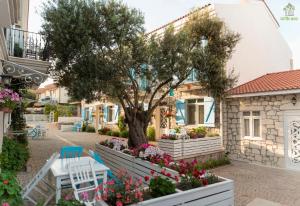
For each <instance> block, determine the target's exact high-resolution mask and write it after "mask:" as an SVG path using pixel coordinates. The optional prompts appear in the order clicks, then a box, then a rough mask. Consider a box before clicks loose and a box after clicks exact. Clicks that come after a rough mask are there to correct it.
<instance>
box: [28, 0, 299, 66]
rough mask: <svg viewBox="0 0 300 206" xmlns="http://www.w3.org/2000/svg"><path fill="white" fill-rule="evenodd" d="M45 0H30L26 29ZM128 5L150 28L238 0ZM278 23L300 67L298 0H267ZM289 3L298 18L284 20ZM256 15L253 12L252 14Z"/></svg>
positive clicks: (130, 0)
mask: <svg viewBox="0 0 300 206" xmlns="http://www.w3.org/2000/svg"><path fill="white" fill-rule="evenodd" d="M43 1H45V0H30V8H29V9H30V10H29V14H30V15H29V31H33V32H38V31H39V30H40V29H41V25H42V18H41V17H40V12H41V5H42V3H43ZM123 2H125V3H126V4H127V5H128V6H129V7H134V8H137V9H140V10H141V11H142V12H143V14H144V16H145V28H146V30H147V31H151V30H153V29H155V28H157V27H160V26H161V25H163V24H166V23H168V22H170V21H172V20H174V19H176V18H178V17H180V16H183V15H185V14H186V13H188V12H189V11H190V10H191V9H193V8H195V7H200V6H203V5H206V4H208V3H211V4H214V3H222V4H223V3H224V4H230V3H239V2H240V0H210V1H209V0H123ZM266 3H267V4H268V6H269V7H270V9H271V11H272V12H273V14H274V16H275V17H276V19H277V21H278V22H279V25H280V28H279V30H280V32H281V34H282V35H283V37H284V38H285V40H286V41H287V43H288V44H289V46H290V48H291V50H292V52H293V59H294V68H299V69H300V35H299V34H300V1H299V0H266ZM288 3H291V4H293V5H294V6H295V16H296V17H298V20H297V21H286V20H281V19H280V18H281V17H283V16H284V11H283V8H284V7H285V6H286V5H287V4H288ZM253 15H255V14H253Z"/></svg>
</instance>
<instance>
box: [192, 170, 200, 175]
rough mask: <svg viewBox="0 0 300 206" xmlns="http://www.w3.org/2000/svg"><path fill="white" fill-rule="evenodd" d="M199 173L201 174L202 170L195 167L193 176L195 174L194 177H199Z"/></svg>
mask: <svg viewBox="0 0 300 206" xmlns="http://www.w3.org/2000/svg"><path fill="white" fill-rule="evenodd" d="M199 175H200V172H199V171H198V170H197V169H196V168H195V169H194V170H193V176H194V177H199Z"/></svg>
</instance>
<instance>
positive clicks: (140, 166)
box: [96, 140, 234, 206]
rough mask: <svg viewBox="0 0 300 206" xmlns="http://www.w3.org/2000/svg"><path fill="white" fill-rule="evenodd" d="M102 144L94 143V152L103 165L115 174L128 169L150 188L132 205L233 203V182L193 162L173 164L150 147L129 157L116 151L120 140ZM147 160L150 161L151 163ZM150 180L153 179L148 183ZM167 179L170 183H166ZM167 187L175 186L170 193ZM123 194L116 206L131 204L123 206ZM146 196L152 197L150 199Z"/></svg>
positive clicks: (226, 205) (143, 147) (145, 147)
mask: <svg viewBox="0 0 300 206" xmlns="http://www.w3.org/2000/svg"><path fill="white" fill-rule="evenodd" d="M101 144H102V145H101ZM101 144H96V151H97V152H98V153H100V155H101V157H102V158H103V160H104V162H105V164H106V165H107V166H108V167H109V168H110V169H111V170H112V171H113V172H114V174H118V173H119V172H122V171H123V170H127V172H128V174H129V175H131V176H132V177H134V179H136V180H137V181H139V182H140V183H142V182H143V184H144V185H149V187H148V186H147V187H146V188H145V189H144V190H139V191H140V192H138V194H139V198H140V200H139V201H138V203H137V204H135V205H152V206H156V205H157V206H158V205H159V206H161V205H164V206H173V205H174V206H175V205H179V204H188V205H195V206H196V205H215V206H216V205H224V206H229V205H233V204H234V198H233V195H234V193H233V181H232V180H229V179H225V178H222V177H217V176H215V175H213V174H211V173H209V172H207V171H206V170H205V169H201V168H199V164H198V162H197V161H196V160H195V161H193V162H192V163H188V162H185V161H180V162H179V163H174V162H171V161H168V158H164V156H163V154H160V153H161V151H159V150H158V149H157V148H155V147H154V146H151V145H150V146H149V145H146V146H142V147H141V148H140V149H136V150H133V151H131V153H130V154H132V155H130V154H125V153H124V152H127V153H129V152H128V151H127V150H126V149H124V150H123V151H117V150H118V149H119V148H123V147H126V146H124V145H122V143H120V141H116V140H114V141H113V143H112V142H107V143H104V144H103V143H101ZM120 145H122V146H120ZM159 157H160V158H159ZM147 160H149V161H152V163H151V162H149V161H147ZM153 162H155V163H159V164H155V163H153ZM171 163H172V164H171ZM164 166H167V167H169V168H172V169H169V168H166V167H164ZM150 177H152V178H151V180H150ZM125 179H128V178H125ZM168 179H169V180H172V181H169V182H168V181H167V180H168ZM133 185H134V184H133ZM167 185H168V186H167ZM170 186H172V187H174V188H173V189H172V190H173V191H172V190H170ZM136 187H137V186H136ZM172 187H171V188H172ZM117 188H119V187H117ZM125 188H126V187H125ZM175 188H176V189H175ZM112 191H115V189H114V188H112ZM134 191H136V189H134V190H133V192H134ZM108 192H109V190H108ZM141 192H142V193H141ZM135 193H136V192H135ZM104 194H105V191H104ZM122 194H123V193H122ZM122 194H121V193H120V194H119V195H118V196H119V198H118V197H116V199H115V201H117V202H119V203H120V204H119V205H131V204H132V202H130V201H129V202H127V203H126V201H125V202H124V200H121V199H122V198H124V194H128V193H124V194H123V195H122ZM147 194H151V195H150V197H149V196H147ZM108 196H109V195H108ZM123 203H125V204H123ZM105 204H106V203H104V204H103V205H105ZM117 205H118V204H117Z"/></svg>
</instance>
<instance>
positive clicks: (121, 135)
mask: <svg viewBox="0 0 300 206" xmlns="http://www.w3.org/2000/svg"><path fill="white" fill-rule="evenodd" d="M120 137H123V138H128V137H129V131H128V130H124V131H121V132H120Z"/></svg>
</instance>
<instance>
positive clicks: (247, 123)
mask: <svg viewBox="0 0 300 206" xmlns="http://www.w3.org/2000/svg"><path fill="white" fill-rule="evenodd" d="M242 124H243V125H242V129H243V132H242V133H243V136H244V137H248V138H261V125H260V124H261V120H260V112H259V111H245V112H243V119H242Z"/></svg>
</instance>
